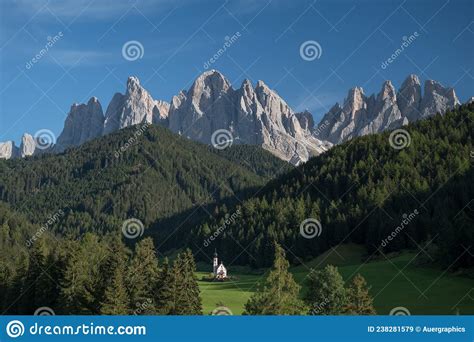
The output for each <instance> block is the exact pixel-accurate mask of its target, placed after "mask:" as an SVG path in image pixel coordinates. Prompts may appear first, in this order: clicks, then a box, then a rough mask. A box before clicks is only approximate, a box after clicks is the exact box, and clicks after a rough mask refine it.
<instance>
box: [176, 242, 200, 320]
mask: <svg viewBox="0 0 474 342" xmlns="http://www.w3.org/2000/svg"><path fill="white" fill-rule="evenodd" d="M195 272H196V264H195V262H194V257H193V254H192V253H191V251H190V250H189V249H188V250H186V251H185V252H183V253H180V254H179V255H178V257H177V259H176V260H175V262H174V264H173V280H172V284H173V290H172V291H173V299H172V305H171V311H170V314H172V315H202V300H201V293H200V290H199V286H198V283H197V281H196V276H195V274H194V273H195Z"/></svg>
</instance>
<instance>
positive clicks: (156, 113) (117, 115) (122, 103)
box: [103, 76, 169, 134]
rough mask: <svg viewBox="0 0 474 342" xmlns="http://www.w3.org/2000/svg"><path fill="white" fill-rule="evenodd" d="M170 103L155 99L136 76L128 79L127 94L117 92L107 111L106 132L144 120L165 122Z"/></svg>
mask: <svg viewBox="0 0 474 342" xmlns="http://www.w3.org/2000/svg"><path fill="white" fill-rule="evenodd" d="M168 110H169V104H168V103H167V102H165V101H157V100H154V99H153V97H152V96H151V94H150V93H149V92H148V91H147V90H146V89H145V88H143V87H142V86H141V84H140V80H139V79H138V77H136V76H130V77H129V78H128V79H127V87H126V92H125V94H121V93H116V94H115V95H114V97H113V98H112V101H110V103H109V105H108V107H107V110H106V112H105V121H104V130H103V133H104V134H108V133H111V132H114V131H116V130H118V129H121V128H124V127H128V126H133V125H136V124H140V123H143V122H148V123H159V124H162V123H165V122H166V120H167V116H168Z"/></svg>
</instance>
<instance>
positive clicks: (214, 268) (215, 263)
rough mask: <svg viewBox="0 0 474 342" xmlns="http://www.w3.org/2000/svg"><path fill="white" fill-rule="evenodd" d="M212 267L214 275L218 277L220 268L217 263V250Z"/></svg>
mask: <svg viewBox="0 0 474 342" xmlns="http://www.w3.org/2000/svg"><path fill="white" fill-rule="evenodd" d="M212 267H213V270H212V273H214V275H217V267H219V265H218V262H217V251H216V250H214V260H213V261H212Z"/></svg>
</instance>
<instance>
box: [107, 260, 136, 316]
mask: <svg viewBox="0 0 474 342" xmlns="http://www.w3.org/2000/svg"><path fill="white" fill-rule="evenodd" d="M124 273H125V267H124V264H118V265H117V267H116V268H115V270H114V274H113V277H112V280H111V282H110V284H109V286H107V288H106V289H105V298H104V302H103V303H102V306H101V308H100V313H101V314H102V315H127V314H128V313H129V312H130V310H129V306H128V304H129V297H128V295H127V290H126V288H125V280H124Z"/></svg>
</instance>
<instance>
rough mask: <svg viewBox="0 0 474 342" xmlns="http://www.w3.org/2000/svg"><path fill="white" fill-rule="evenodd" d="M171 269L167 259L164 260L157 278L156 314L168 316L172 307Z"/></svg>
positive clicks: (172, 278)
mask: <svg viewBox="0 0 474 342" xmlns="http://www.w3.org/2000/svg"><path fill="white" fill-rule="evenodd" d="M173 282H174V277H173V269H172V267H170V265H169V261H168V258H165V260H164V262H163V265H162V266H161V269H160V273H159V276H158V282H157V286H156V291H155V303H156V309H157V312H158V314H160V315H168V314H170V313H171V310H172V306H173V299H174V294H173Z"/></svg>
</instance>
